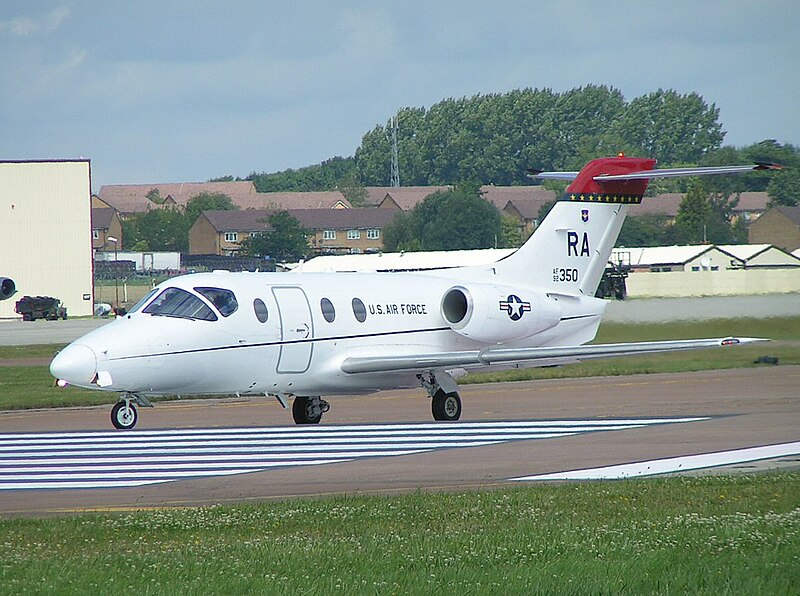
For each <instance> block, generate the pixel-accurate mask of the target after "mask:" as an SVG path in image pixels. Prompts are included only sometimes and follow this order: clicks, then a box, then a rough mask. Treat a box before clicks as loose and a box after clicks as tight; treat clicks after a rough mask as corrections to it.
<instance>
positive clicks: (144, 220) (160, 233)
mask: <svg viewBox="0 0 800 596" xmlns="http://www.w3.org/2000/svg"><path fill="white" fill-rule="evenodd" d="M122 226H123V227H122V229H123V237H124V239H125V246H126V247H128V246H130V247H136V248H137V249H138V250H144V251H178V252H187V251H188V250H189V237H188V235H187V234H186V224H185V219H184V214H183V213H182V212H181V211H180V210H179V209H173V208H163V209H150V210H149V211H144V212H142V213H137V214H135V215H134V216H132V217H130V218H128V219H126V220H124V221H123V224H122Z"/></svg>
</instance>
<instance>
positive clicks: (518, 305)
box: [500, 294, 531, 321]
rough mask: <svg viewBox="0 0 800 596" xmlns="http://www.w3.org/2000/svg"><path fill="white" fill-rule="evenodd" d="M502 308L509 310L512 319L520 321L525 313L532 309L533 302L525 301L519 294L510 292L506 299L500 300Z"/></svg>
mask: <svg viewBox="0 0 800 596" xmlns="http://www.w3.org/2000/svg"><path fill="white" fill-rule="evenodd" d="M500 310H502V311H505V312H507V313H508V317H509V318H510V319H511V320H512V321H519V320H520V319H521V318H522V315H523V313H526V312H530V311H531V303H530V302H523V301H522V300H520V298H519V296H515V295H514V294H509V296H508V298H507V299H506V300H501V301H500Z"/></svg>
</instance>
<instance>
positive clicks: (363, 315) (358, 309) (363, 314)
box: [353, 298, 367, 323]
mask: <svg viewBox="0 0 800 596" xmlns="http://www.w3.org/2000/svg"><path fill="white" fill-rule="evenodd" d="M353 314H354V315H355V317H356V320H357V321H358V322H359V323H363V322H364V321H366V320H367V309H366V307H365V306H364V303H363V302H361V300H359V299H358V298H353Z"/></svg>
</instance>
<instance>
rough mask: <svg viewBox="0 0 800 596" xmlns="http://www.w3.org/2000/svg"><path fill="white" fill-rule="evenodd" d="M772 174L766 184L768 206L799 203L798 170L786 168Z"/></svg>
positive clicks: (799, 185)
mask: <svg viewBox="0 0 800 596" xmlns="http://www.w3.org/2000/svg"><path fill="white" fill-rule="evenodd" d="M772 174H773V176H772V180H770V183H769V186H767V195H768V196H769V203H768V206H769V207H776V206H778V205H786V206H789V207H792V206H794V205H800V170H798V169H797V168H791V169H790V168H787V169H784V170H781V171H780V172H772Z"/></svg>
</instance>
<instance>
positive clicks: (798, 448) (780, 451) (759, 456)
mask: <svg viewBox="0 0 800 596" xmlns="http://www.w3.org/2000/svg"><path fill="white" fill-rule="evenodd" d="M790 455H800V441H798V442H795V443H783V444H781V445H766V446H764V447H751V448H748V449H735V450H733V451H720V452H716V453H703V454H700V455H686V456H683V457H669V458H666V459H654V460H651V461H642V462H635V463H630V464H621V465H617V466H604V467H602V468H589V469H586V470H572V471H569V472H556V473H554V474H538V475H535V476H524V477H521V478H512V479H511V480H519V481H529V480H610V479H621V478H634V477H639V476H655V475H658V474H669V473H672V472H688V471H691V470H701V469H704V468H716V467H719V466H727V465H731V464H741V463H746V462H752V461H759V460H764V459H774V458H776V457H786V456H790Z"/></svg>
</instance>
